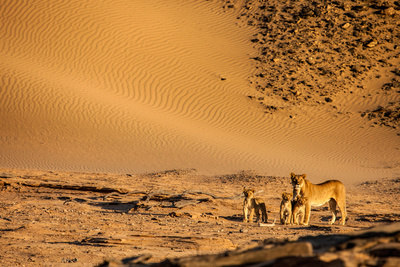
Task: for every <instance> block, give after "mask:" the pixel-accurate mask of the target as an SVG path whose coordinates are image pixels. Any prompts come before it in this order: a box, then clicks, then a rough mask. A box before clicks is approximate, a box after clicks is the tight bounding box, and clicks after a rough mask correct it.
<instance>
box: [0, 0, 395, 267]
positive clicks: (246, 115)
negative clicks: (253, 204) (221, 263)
mask: <svg viewBox="0 0 400 267" xmlns="http://www.w3.org/2000/svg"><path fill="white" fill-rule="evenodd" d="M0 14H1V16H0V25H1V31H0V37H1V38H0V172H1V175H0V176H1V178H0V179H1V183H0V185H1V186H2V187H1V190H2V191H1V195H0V197H1V201H0V229H1V231H0V235H1V238H0V242H1V247H2V248H3V249H2V252H1V253H0V263H1V265H4V266H9V265H21V266H23V265H24V266H38V265H50V266H51V265H53V266H59V265H63V264H64V265H68V266H70V265H74V264H75V265H76V266H82V265H83V266H84V265H87V266H93V265H96V264H99V263H101V262H102V261H104V260H106V259H108V258H115V259H123V258H126V257H132V256H137V255H144V254H146V255H147V254H148V255H152V256H151V258H150V259H149V260H148V262H150V263H156V262H160V261H162V260H163V259H166V258H174V257H181V256H189V255H196V254H207V253H218V252H223V251H226V250H234V249H236V248H242V247H248V246H250V247H251V246H255V245H258V244H260V242H261V243H263V242H264V243H265V242H269V241H268V240H296V239H297V238H298V237H301V236H307V235H321V234H335V233H343V234H346V233H352V232H355V231H357V230H360V229H366V228H368V227H373V226H377V225H378V226H379V225H383V224H386V223H389V222H397V221H398V220H399V219H398V218H399V212H400V210H399V205H398V199H399V193H400V192H399V190H400V189H399V177H400V104H399V103H400V24H399V21H400V2H399V1H397V0H326V1H322V0H316V1H291V0H279V1H278V0H269V1H264V0H168V1H162V0H146V1H144V0H134V1H132V0H114V1H109V0H105V1H101V2H99V1H90V0H68V1H67V0H54V1H6V2H5V3H2V4H1V5H0ZM291 172H294V173H297V174H302V173H305V174H307V177H308V179H309V180H310V181H312V182H313V183H319V182H322V181H325V180H328V179H338V180H340V181H342V182H343V183H344V184H345V186H346V188H347V206H348V213H349V219H348V221H347V223H346V225H345V226H339V225H337V224H335V225H333V226H329V225H328V220H329V217H330V214H329V212H328V210H327V206H324V207H320V208H317V209H315V210H314V211H313V213H312V219H311V222H312V223H311V226H309V227H299V226H283V225H279V223H278V222H279V220H278V211H279V203H280V196H281V193H282V192H290V190H291V189H290V182H289V178H288V177H289V174H290V173H291ZM243 187H253V188H254V189H255V190H256V191H257V194H258V196H260V197H263V198H264V199H265V200H266V202H267V209H268V211H269V213H268V214H269V222H270V223H272V222H273V219H277V224H276V225H275V226H273V227H259V226H258V224H256V223H249V224H246V223H243V222H242V208H241V205H242V202H243V196H242V195H241V193H242V190H243Z"/></svg>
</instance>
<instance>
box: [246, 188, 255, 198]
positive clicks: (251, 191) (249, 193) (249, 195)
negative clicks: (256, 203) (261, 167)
mask: <svg viewBox="0 0 400 267" xmlns="http://www.w3.org/2000/svg"><path fill="white" fill-rule="evenodd" d="M254 192H255V190H254V189H246V188H243V194H244V196H245V197H246V198H252V197H254Z"/></svg>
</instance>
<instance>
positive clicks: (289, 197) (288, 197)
mask: <svg viewBox="0 0 400 267" xmlns="http://www.w3.org/2000/svg"><path fill="white" fill-rule="evenodd" d="M292 198H293V194H292V193H282V200H284V201H290V200H292Z"/></svg>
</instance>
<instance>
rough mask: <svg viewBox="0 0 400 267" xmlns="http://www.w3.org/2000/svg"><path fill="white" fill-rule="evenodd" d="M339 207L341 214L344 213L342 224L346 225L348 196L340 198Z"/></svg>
mask: <svg viewBox="0 0 400 267" xmlns="http://www.w3.org/2000/svg"><path fill="white" fill-rule="evenodd" d="M337 204H338V206H339V209H340V214H341V215H342V218H341V219H340V224H341V225H344V224H345V223H346V217H347V212H346V198H345V197H343V198H342V199H339V201H338V202H337Z"/></svg>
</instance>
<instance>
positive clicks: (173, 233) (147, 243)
mask: <svg viewBox="0 0 400 267" xmlns="http://www.w3.org/2000/svg"><path fill="white" fill-rule="evenodd" d="M1 171H2V174H1V175H0V176H1V177H3V178H1V181H0V182H1V185H2V190H1V194H0V198H1V199H0V203H1V204H0V205H1V206H0V234H1V238H0V246H1V247H2V248H3V249H2V252H1V255H0V265H2V266H95V265H97V264H100V263H102V262H103V261H106V260H108V261H110V260H121V259H125V258H130V257H139V256H142V255H149V256H148V258H149V259H148V260H147V261H146V263H148V264H151V263H156V262H161V261H162V260H164V259H167V258H171V259H173V258H177V257H184V256H191V255H202V254H216V253H222V252H225V251H229V250H231V251H233V250H235V249H244V248H249V247H254V246H257V245H260V244H263V243H265V242H271V241H273V242H277V241H291V240H297V239H298V238H300V237H304V236H316V235H323V234H325V235H326V234H348V233H353V232H355V231H359V230H365V229H367V228H369V227H373V226H379V225H385V224H387V223H393V222H399V221H400V204H399V202H398V201H397V200H398V199H399V197H400V180H399V178H397V179H380V180H377V181H369V182H363V183H360V184H357V185H353V186H347V188H346V190H347V197H346V200H347V212H348V220H347V222H346V225H345V226H342V225H339V224H338V222H336V223H335V224H334V225H329V223H328V221H329V220H330V216H331V214H330V212H329V211H328V205H324V206H321V207H319V208H315V209H313V210H312V214H311V222H310V225H309V226H300V225H281V224H280V222H279V206H280V202H281V193H282V192H290V191H291V185H290V179H289V175H288V176H287V177H273V176H265V175H260V174H257V173H255V172H251V171H242V172H239V173H237V174H230V175H222V176H204V175H198V174H197V172H196V170H193V169H189V170H171V171H165V172H159V173H147V174H142V175H133V174H123V175H122V174H108V173H74V172H54V171H37V170H36V171H35V170H25V171H23V170H13V169H1ZM4 177H6V178H4ZM243 187H247V188H254V189H255V190H256V192H257V194H256V196H257V197H261V198H263V199H264V200H265V202H266V206H267V211H268V223H273V222H274V221H275V220H276V222H275V226H259V224H258V223H257V222H255V221H254V222H252V223H245V222H243V221H242V220H243V211H242V205H243V195H242V191H243ZM339 218H340V215H339ZM150 256H151V257H150ZM146 259H147V258H146Z"/></svg>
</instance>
